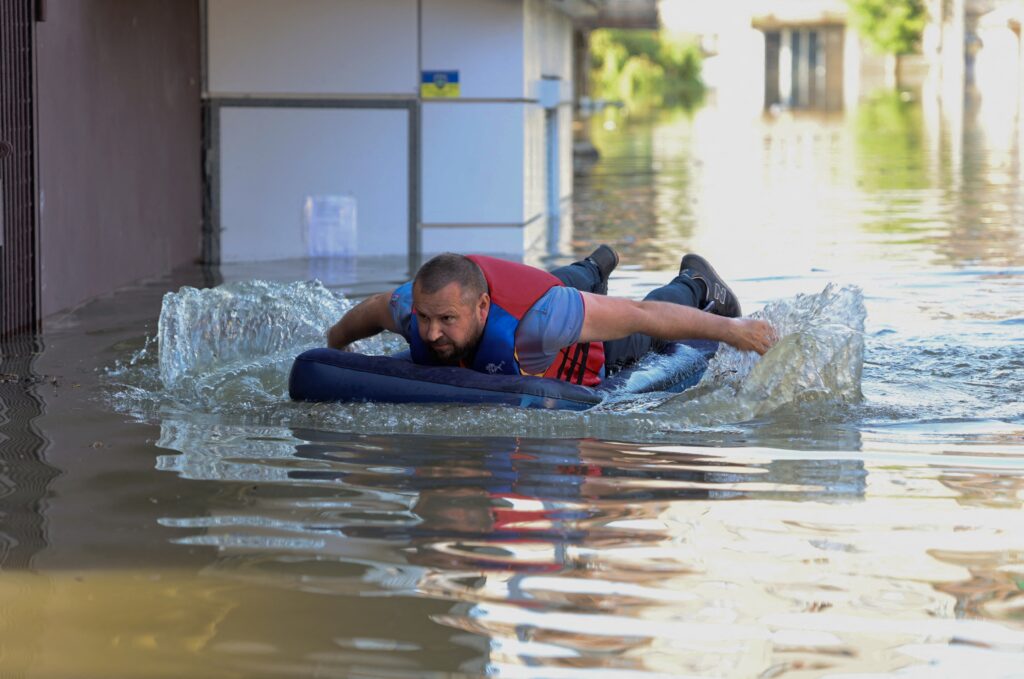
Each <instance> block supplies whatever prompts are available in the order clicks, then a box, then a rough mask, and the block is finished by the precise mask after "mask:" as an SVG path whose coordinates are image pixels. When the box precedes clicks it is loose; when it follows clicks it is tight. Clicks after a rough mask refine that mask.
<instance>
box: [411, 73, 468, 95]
mask: <svg viewBox="0 0 1024 679" xmlns="http://www.w3.org/2000/svg"><path fill="white" fill-rule="evenodd" d="M420 96H421V97H424V98H434V97H442V98H447V99H454V98H455V97H458V96H459V72H458V71H423V72H422V73H421V74H420Z"/></svg>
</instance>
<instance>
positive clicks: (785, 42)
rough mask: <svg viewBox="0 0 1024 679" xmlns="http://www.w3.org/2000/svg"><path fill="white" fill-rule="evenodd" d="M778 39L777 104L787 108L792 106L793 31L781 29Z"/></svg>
mask: <svg viewBox="0 0 1024 679" xmlns="http://www.w3.org/2000/svg"><path fill="white" fill-rule="evenodd" d="M779 38H780V40H779V103H780V104H782V106H784V107H786V108H789V107H790V106H792V105H793V31H792V30H790V29H788V28H783V29H782V30H780V31H779Z"/></svg>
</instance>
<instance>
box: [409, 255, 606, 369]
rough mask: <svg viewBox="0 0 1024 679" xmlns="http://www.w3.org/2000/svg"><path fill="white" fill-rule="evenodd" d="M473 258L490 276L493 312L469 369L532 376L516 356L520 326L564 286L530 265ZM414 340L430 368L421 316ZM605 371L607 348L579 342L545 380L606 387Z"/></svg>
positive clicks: (416, 355) (414, 349) (419, 358)
mask: <svg viewBox="0 0 1024 679" xmlns="http://www.w3.org/2000/svg"><path fill="white" fill-rule="evenodd" d="M469 259H470V260H471V261H472V262H474V263H475V264H476V265H477V266H479V267H480V269H481V271H483V273H484V278H485V279H486V280H487V289H488V292H489V293H490V296H491V307H490V310H489V311H488V313H487V322H486V324H485V325H484V331H483V334H482V335H481V337H480V343H479V344H478V345H477V348H476V355H475V356H474V357H473V362H472V365H465V366H463V367H466V368H472V369H473V370H476V371H478V372H485V373H491V374H500V375H523V374H526V373H524V372H523V370H522V368H521V367H520V365H519V358H518V356H517V355H516V330H517V329H518V328H519V321H520V320H522V318H523V316H524V315H525V314H526V312H527V311H529V310H530V308H531V307H532V306H533V305H534V304H536V303H537V301H538V300H539V299H540V298H541V297H543V296H544V294H545V293H546V292H547V291H548V290H550V289H551V288H553V287H555V286H558V285H562V282H561V281H560V280H558V279H557V278H555V277H554V276H552V275H551V274H549V273H547V272H546V271H541V270H540V269H536V268H534V267H532V266H527V265H525V264H516V263H515V262H507V261H505V260H502V259H495V258H494V257H486V256H483V255H470V256H469ZM410 335H411V337H410V338H409V348H410V350H411V353H412V360H413V361H414V362H416V363H421V364H426V365H430V364H432V363H434V361H433V359H432V357H431V354H430V351H429V350H428V349H427V347H426V345H425V344H424V343H423V340H421V339H420V333H419V323H418V322H417V319H416V315H415V314H413V317H412V332H411V333H410ZM603 368H604V344H603V343H601V342H577V343H576V344H573V345H571V346H568V347H565V348H563V349H561V350H560V351H559V352H558V354H557V355H556V356H555V360H554V361H552V362H551V365H550V366H549V367H548V369H547V370H546V371H545V372H544V373H543V375H542V376H543V377H551V378H554V379H559V380H564V381H566V382H575V383H576V384H582V385H585V386H588V387H592V386H595V385H597V384H600V383H601V370H602V369H603Z"/></svg>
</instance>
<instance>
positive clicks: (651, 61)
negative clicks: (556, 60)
mask: <svg viewBox="0 0 1024 679" xmlns="http://www.w3.org/2000/svg"><path fill="white" fill-rule="evenodd" d="M590 55H591V73H590V82H591V91H592V93H593V95H594V96H595V97H597V98H603V99H614V100H619V101H624V102H626V103H627V104H630V105H633V104H638V105H641V106H643V105H645V104H652V103H654V104H658V103H662V102H663V101H667V102H669V103H678V104H682V105H684V106H692V105H695V104H696V103H698V102H699V101H700V99H701V96H702V95H703V92H704V84H703V83H702V82H701V79H700V70H701V52H700V47H699V46H698V45H697V44H696V43H695V42H694V41H693V40H692V39H691V38H688V37H685V36H677V35H673V34H671V33H668V32H666V31H635V30H611V29H599V30H596V31H594V32H592V33H591V34H590Z"/></svg>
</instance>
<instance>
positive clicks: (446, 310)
mask: <svg viewBox="0 0 1024 679" xmlns="http://www.w3.org/2000/svg"><path fill="white" fill-rule="evenodd" d="M412 305H413V313H414V314H416V321H417V323H418V324H419V333H420V339H421V340H423V343H424V344H425V345H426V346H427V349H429V350H430V352H431V353H432V354H433V355H434V358H435V359H437V361H438V362H439V363H444V364H448V365H458V364H459V362H460V361H461V360H463V359H465V358H468V357H470V356H471V355H472V354H473V353H474V351H475V350H476V345H477V343H478V342H479V341H480V336H481V335H482V334H483V331H484V324H485V323H486V322H487V312H488V311H489V310H490V308H491V298H490V295H488V293H487V280H486V279H485V278H484V273H483V271H481V270H480V267H478V266H477V265H476V264H474V263H473V261H472V260H470V259H469V258H467V257H464V256H462V255H456V254H452V253H450V252H446V253H445V254H443V255H438V256H437V257H434V258H433V259H431V260H429V261H428V262H427V263H426V264H424V265H423V266H421V267H420V270H419V271H418V272H417V273H416V278H415V279H413V284H412Z"/></svg>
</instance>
